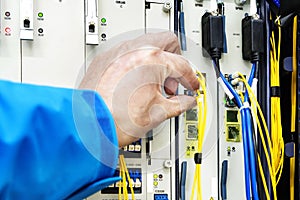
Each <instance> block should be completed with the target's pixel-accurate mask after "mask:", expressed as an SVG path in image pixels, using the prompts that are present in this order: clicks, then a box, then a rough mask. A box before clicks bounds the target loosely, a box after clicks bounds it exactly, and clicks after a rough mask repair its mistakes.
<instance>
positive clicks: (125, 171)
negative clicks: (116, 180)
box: [118, 155, 135, 200]
mask: <svg viewBox="0 0 300 200" xmlns="http://www.w3.org/2000/svg"><path fill="white" fill-rule="evenodd" d="M119 165H120V176H121V178H122V182H121V183H122V188H123V198H124V200H128V199H129V197H128V190H127V181H128V183H129V188H130V191H131V197H132V200H135V197H134V190H133V186H132V183H131V178H130V175H129V172H128V169H127V167H126V163H125V159H124V155H120V156H119ZM126 178H127V181H126ZM118 198H119V200H122V195H121V184H120V185H119V195H118Z"/></svg>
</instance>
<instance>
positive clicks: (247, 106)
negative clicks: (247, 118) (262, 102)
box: [240, 102, 250, 111]
mask: <svg viewBox="0 0 300 200" xmlns="http://www.w3.org/2000/svg"><path fill="white" fill-rule="evenodd" d="M246 108H250V104H249V102H244V104H243V106H242V107H240V111H242V110H243V109H246Z"/></svg>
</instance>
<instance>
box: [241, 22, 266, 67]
mask: <svg viewBox="0 0 300 200" xmlns="http://www.w3.org/2000/svg"><path fill="white" fill-rule="evenodd" d="M263 31H264V22H263V20H261V19H255V18H253V17H251V16H246V17H245V18H244V19H243V20H242V40H243V46H242V50H243V59H244V60H249V61H251V62H255V61H258V60H259V54H261V53H263V52H264V38H263V33H264V32H263Z"/></svg>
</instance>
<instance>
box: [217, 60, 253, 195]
mask: <svg viewBox="0 0 300 200" xmlns="http://www.w3.org/2000/svg"><path fill="white" fill-rule="evenodd" d="M213 65H214V68H215V70H216V74H217V76H219V77H217V78H221V79H222V81H223V83H224V85H225V86H226V88H227V89H228V90H229V91H230V93H231V94H232V96H233V97H234V99H235V100H236V102H237V105H238V107H239V108H240V109H241V110H240V112H241V120H242V137H243V147H244V148H243V149H244V167H245V189H246V197H247V200H250V199H251V195H250V178H251V192H252V196H253V199H254V200H259V197H258V192H257V179H256V159H255V149H254V148H255V147H254V141H253V137H252V120H251V112H250V108H249V107H248V108H247V107H243V105H244V104H243V102H242V100H241V98H240V97H239V95H238V94H237V92H236V91H235V89H234V88H233V87H232V85H231V84H230V83H229V82H228V81H227V80H226V79H225V77H224V75H223V74H222V73H221V71H220V70H219V64H218V60H213ZM255 71H256V65H255V64H254V65H253V66H252V70H251V73H250V76H249V82H250V83H251V84H252V82H253V79H254V76H255ZM226 88H224V90H226ZM247 99H248V95H247ZM247 99H246V100H247ZM246 102H248V100H247V101H246ZM248 103H249V102H248Z"/></svg>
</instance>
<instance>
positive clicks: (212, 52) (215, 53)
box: [210, 48, 221, 59]
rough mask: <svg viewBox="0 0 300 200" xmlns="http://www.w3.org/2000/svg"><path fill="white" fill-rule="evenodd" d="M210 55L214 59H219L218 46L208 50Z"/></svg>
mask: <svg viewBox="0 0 300 200" xmlns="http://www.w3.org/2000/svg"><path fill="white" fill-rule="evenodd" d="M210 56H211V57H212V58H213V59H215V58H218V59H221V51H220V50H219V49H218V48H213V49H211V50H210Z"/></svg>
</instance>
